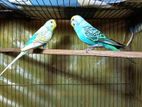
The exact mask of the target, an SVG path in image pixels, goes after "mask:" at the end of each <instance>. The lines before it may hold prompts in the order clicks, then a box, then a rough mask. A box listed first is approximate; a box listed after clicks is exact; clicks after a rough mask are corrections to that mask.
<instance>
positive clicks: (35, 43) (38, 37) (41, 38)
mask: <svg viewBox="0 0 142 107" xmlns="http://www.w3.org/2000/svg"><path fill="white" fill-rule="evenodd" d="M51 35H52V33H51V32H50V31H49V32H38V33H35V34H34V35H33V36H32V37H31V38H30V39H29V41H28V42H27V43H26V45H25V47H24V48H22V49H21V51H26V50H29V49H33V48H37V47H40V46H42V45H44V44H45V43H47V42H48V40H50V38H51Z"/></svg>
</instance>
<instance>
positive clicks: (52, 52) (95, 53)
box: [0, 48, 142, 58]
mask: <svg viewBox="0 0 142 107" xmlns="http://www.w3.org/2000/svg"><path fill="white" fill-rule="evenodd" d="M0 52H1V53H9V52H16V53H17V52H20V49H17V48H4V49H3V48H0ZM32 53H36V54H49V55H77V56H105V57H122V58H142V52H132V51H131V52H130V51H119V52H113V51H96V50H92V51H89V52H88V53H86V51H85V50H64V49H35V50H34V51H33V52H32Z"/></svg>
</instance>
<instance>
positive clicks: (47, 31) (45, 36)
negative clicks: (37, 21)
mask: <svg viewBox="0 0 142 107" xmlns="http://www.w3.org/2000/svg"><path fill="white" fill-rule="evenodd" d="M55 28H56V21H55V20H54V19H50V20H48V21H47V22H46V23H45V24H44V25H43V26H42V27H41V28H40V29H39V30H38V31H36V32H35V33H34V34H33V36H32V37H31V38H30V39H29V40H28V41H27V43H26V44H25V47H24V48H22V49H21V52H20V54H19V55H18V56H17V57H16V58H15V59H14V60H13V61H12V62H11V63H10V64H9V65H8V66H7V67H6V68H5V69H4V70H3V71H2V72H1V73H0V76H1V75H2V74H3V73H4V72H5V71H6V70H7V69H8V68H9V67H11V65H12V64H14V63H15V62H16V61H17V60H18V59H19V58H20V57H22V56H23V55H25V54H27V53H28V51H29V50H30V49H34V48H37V47H40V46H45V45H46V44H47V42H48V41H49V40H50V39H51V37H52V35H53V31H54V29H55Z"/></svg>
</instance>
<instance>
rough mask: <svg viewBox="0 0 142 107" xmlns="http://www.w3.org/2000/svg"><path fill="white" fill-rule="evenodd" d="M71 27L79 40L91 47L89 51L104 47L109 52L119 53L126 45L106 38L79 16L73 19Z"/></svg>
mask: <svg viewBox="0 0 142 107" xmlns="http://www.w3.org/2000/svg"><path fill="white" fill-rule="evenodd" d="M71 25H72V26H73V28H74V30H75V32H76V33H77V36H78V37H79V39H80V40H81V41H83V42H84V43H86V44H88V45H89V46H90V47H89V48H87V51H88V49H92V48H95V47H104V48H106V49H108V50H112V51H119V49H120V48H123V47H124V45H122V44H120V43H118V42H116V41H114V40H112V39H109V38H108V37H106V36H105V35H104V34H103V33H102V32H101V31H99V30H98V29H96V28H95V27H93V26H92V25H91V24H89V23H88V22H87V21H86V20H85V19H84V18H82V17H81V16H79V15H75V16H73V17H72V18H71Z"/></svg>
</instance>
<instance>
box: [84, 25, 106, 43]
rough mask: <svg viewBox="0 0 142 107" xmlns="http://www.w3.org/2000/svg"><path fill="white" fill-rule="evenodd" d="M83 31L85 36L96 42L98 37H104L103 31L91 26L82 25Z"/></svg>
mask: <svg viewBox="0 0 142 107" xmlns="http://www.w3.org/2000/svg"><path fill="white" fill-rule="evenodd" d="M83 33H84V36H85V37H86V38H88V39H89V40H91V41H93V42H97V41H98V40H99V39H104V38H106V37H105V35H104V34H103V33H101V32H100V31H99V30H97V29H96V28H94V27H92V26H84V27H83Z"/></svg>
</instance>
